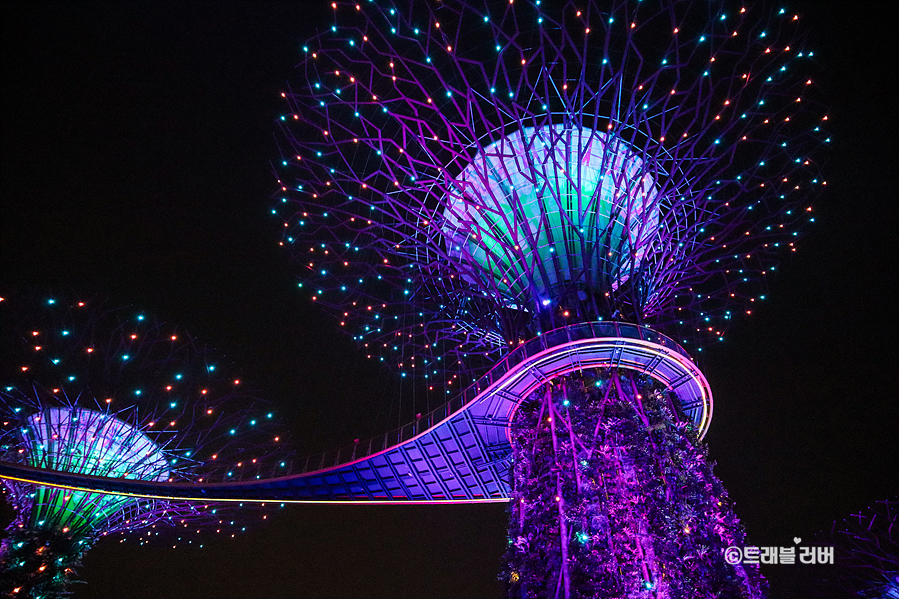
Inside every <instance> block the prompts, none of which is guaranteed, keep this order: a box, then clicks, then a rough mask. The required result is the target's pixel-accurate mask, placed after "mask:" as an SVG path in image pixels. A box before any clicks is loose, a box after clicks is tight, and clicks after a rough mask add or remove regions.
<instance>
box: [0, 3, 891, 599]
mask: <svg viewBox="0 0 899 599" xmlns="http://www.w3.org/2000/svg"><path fill="white" fill-rule="evenodd" d="M329 4H330V2H325V1H324V0H317V1H316V2H315V3H314V4H312V5H310V4H309V3H303V2H295V3H289V4H288V3H283V2H266V3H234V2H220V3H197V2H191V3H183V4H176V3H168V2H166V3H147V2H135V3H125V4H113V3H62V4H58V3H43V2H28V3H7V4H4V6H3V8H2V13H0V20H2V22H3V25H2V28H3V37H2V47H3V50H2V71H0V76H2V92H0V93H2V100H3V104H2V138H0V139H2V151H3V161H2V177H0V186H2V187H0V189H2V195H0V198H2V206H0V235H2V238H0V243H2V245H0V248H2V250H0V251H2V254H0V259H2V271H0V285H4V286H7V285H8V286H29V285H35V286H39V287H43V288H47V287H51V288H53V289H57V290H60V291H71V290H76V291H78V292H80V293H84V294H87V295H89V296H92V295H96V294H100V295H103V296H107V297H109V298H111V299H112V300H113V302H114V303H122V304H126V303H128V304H134V305H136V306H139V307H141V308H143V309H145V310H147V311H148V312H152V313H155V314H156V315H158V316H160V317H162V318H164V319H166V320H168V321H171V322H173V323H175V324H177V325H179V326H181V327H184V328H186V329H187V330H188V331H190V332H191V333H192V334H193V335H195V336H197V337H200V338H201V339H203V340H205V341H207V342H209V343H211V344H212V345H214V346H215V347H218V348H220V349H221V350H223V351H224V352H225V353H226V354H228V355H229V356H230V357H231V358H232V359H233V361H234V362H236V363H237V364H239V365H241V367H242V368H243V370H244V371H245V374H246V376H247V377H248V378H250V379H253V380H254V381H255V382H256V384H257V385H258V386H259V387H261V388H262V389H264V391H265V393H266V395H267V396H268V397H270V398H272V400H273V401H275V402H277V403H278V405H279V406H281V411H282V415H283V416H284V417H285V418H286V419H287V420H288V422H289V423H290V424H291V426H292V428H293V430H294V437H295V438H296V440H297V441H298V443H299V445H300V446H301V450H306V451H319V450H324V449H328V448H333V447H338V446H341V445H343V444H344V443H347V442H349V441H351V440H352V439H353V438H356V437H367V436H370V435H373V434H376V433H380V432H384V431H385V430H387V429H388V428H392V427H393V426H394V425H395V424H396V418H397V414H398V412H399V411H401V406H400V405H399V403H398V399H397V393H395V390H396V385H395V382H394V381H393V379H391V377H390V375H389V374H386V373H384V372H381V371H379V370H376V369H374V368H373V367H371V366H370V365H369V364H365V363H363V362H364V361H363V360H362V359H360V356H359V355H358V353H357V352H356V351H355V350H354V348H353V346H352V344H351V343H350V342H349V341H348V340H347V339H345V338H343V337H341V335H340V333H338V331H337V327H335V326H333V325H332V323H331V322H328V321H326V320H325V319H324V318H323V317H322V316H321V315H320V314H318V313H317V312H316V311H315V310H314V308H313V307H311V306H310V305H309V302H308V299H306V298H304V297H303V296H301V295H300V294H299V293H297V292H295V273H296V270H295V269H294V268H293V267H292V266H291V264H290V263H289V260H288V258H287V256H286V255H285V253H284V252H282V251H281V250H280V248H279V246H278V243H277V242H278V240H279V230H278V226H279V223H278V222H277V220H276V219H274V218H270V214H269V207H270V204H271V200H270V199H269V196H270V195H271V193H273V192H274V191H275V190H276V186H275V182H274V177H273V176H272V175H271V169H270V166H269V161H270V160H271V159H273V158H275V157H276V150H275V142H274V134H275V129H276V127H275V118H276V116H277V115H278V114H279V110H280V109H281V107H282V106H281V103H280V97H279V93H280V91H281V89H282V87H281V86H282V85H284V83H285V82H286V81H288V80H296V75H295V74H294V70H293V69H294V64H295V62H296V61H298V59H299V55H300V51H299V48H300V46H301V45H302V43H301V42H302V40H303V39H304V38H305V37H307V36H309V35H310V34H311V33H313V32H314V28H315V26H316V25H318V26H319V27H321V26H324V25H326V24H327V23H328V22H329V13H330V7H329ZM886 4H887V3H859V4H857V5H847V4H846V3H845V2H820V1H819V2H812V1H810V0H809V1H807V2H797V3H787V4H786V6H787V8H788V9H789V10H795V11H796V12H798V13H799V14H801V15H802V18H803V19H804V20H805V26H806V28H807V29H808V30H809V32H810V48H811V49H813V50H815V52H816V56H817V57H818V61H819V64H820V65H822V66H823V67H824V68H823V70H822V72H821V73H820V74H819V75H817V77H816V79H817V81H816V82H817V83H819V84H820V85H821V86H822V87H823V89H824V90H825V91H826V94H827V98H828V102H829V104H830V105H831V106H832V107H833V109H832V111H831V113H830V116H831V118H830V120H829V123H830V129H831V131H832V133H833V139H834V143H833V148H832V151H831V153H830V154H829V156H828V158H827V160H828V163H827V165H826V168H825V174H826V178H827V180H828V185H827V192H826V193H825V194H824V195H823V196H822V197H820V198H819V199H818V200H817V202H816V204H815V209H816V215H817V219H818V220H817V223H818V224H817V227H816V228H814V229H813V230H812V232H811V234H810V235H808V236H807V237H806V238H804V239H802V241H801V242H800V244H799V251H798V252H797V253H796V254H795V255H794V256H793V257H791V260H790V261H789V262H787V263H786V264H784V265H783V267H782V268H780V269H778V271H779V274H778V275H777V277H776V279H774V281H773V283H772V284H771V289H770V293H769V298H770V301H768V302H767V303H766V304H765V305H764V306H763V307H761V309H759V310H757V311H754V313H753V316H752V317H751V318H750V319H748V320H745V321H742V322H739V323H737V324H736V325H735V326H734V327H733V328H732V329H731V330H730V332H729V335H728V341H727V342H726V343H724V344H722V345H721V346H717V347H716V348H715V349H714V351H709V352H706V355H705V356H704V358H703V360H702V362H701V366H702V368H703V371H704V372H705V374H706V375H707V377H708V379H709V381H710V382H711V384H712V388H713V390H714V393H715V417H714V422H713V425H712V428H711V431H710V432H709V434H708V436H707V438H706V440H707V442H708V444H709V446H710V451H711V455H712V457H713V458H714V459H715V460H717V462H718V467H717V471H716V472H717V474H718V475H719V476H720V478H721V479H722V480H723V481H724V484H725V485H726V486H727V488H728V489H729V491H730V494H731V496H732V498H733V499H734V500H735V501H736V504H737V506H736V507H737V513H738V514H739V515H740V516H741V517H742V519H743V521H744V523H745V525H746V527H747V529H748V532H749V535H750V540H751V541H752V542H753V543H755V544H757V545H790V544H792V538H793V537H796V536H798V537H803V538H805V539H810V538H811V537H812V536H813V534H814V533H815V532H816V531H819V530H821V529H829V528H830V525H831V523H832V522H833V521H834V520H841V519H843V518H845V517H847V516H849V514H850V513H852V512H854V511H857V510H859V509H863V508H865V507H866V506H868V505H870V504H871V503H872V502H873V501H874V500H876V499H880V498H886V497H891V496H895V495H896V494H897V492H899V483H897V474H899V469H897V466H896V462H897V456H899V451H897V450H899V442H897V436H899V407H897V404H899V401H897V395H896V394H897V385H896V380H895V375H896V371H897V363H899V361H897V354H896V344H897V341H899V338H897V320H899V319H897V316H896V309H897V302H896V297H895V293H896V279H897V273H896V250H895V243H896V239H897V233H896V229H897V220H896V216H897V214H896V203H897V193H896V192H897V189H896V183H895V180H896V176H897V172H899V164H897V156H899V153H897V142H896V135H897V126H896V125H897V123H896V110H897V107H899V97H897V75H896V74H897V67H896V65H895V59H896V51H895V48H894V45H895V41H896V35H895V33H894V32H893V31H892V28H893V27H895V26H896V24H897V18H896V17H897V15H896V11H895V9H892V10H890V9H887V8H885V6H886ZM504 509H505V508H504V506H503V505H486V506H442V507H428V506H422V507H401V506H384V507H376V506H289V507H287V508H285V509H284V510H283V511H282V512H280V513H279V514H277V515H276V516H275V517H274V521H272V519H270V520H269V521H268V523H267V525H266V526H260V527H257V528H256V529H255V530H253V531H251V532H248V533H246V534H244V535H241V536H238V537H237V538H236V539H227V540H226V539H217V540H215V541H213V542H209V543H207V544H206V547H205V548H203V549H198V548H194V547H192V548H190V549H184V548H178V549H172V548H171V545H167V544H166V543H165V542H159V543H156V544H151V545H149V546H145V547H136V546H130V547H129V546H128V545H127V544H125V545H121V544H119V543H116V542H107V541H103V542H100V543H99V544H98V546H97V547H96V548H95V549H94V550H92V551H91V552H90V553H89V554H88V557H87V558H86V561H85V567H84V568H83V570H82V574H83V577H84V579H85V580H86V581H87V582H88V584H87V585H83V586H82V587H79V588H78V590H77V592H76V595H75V596H76V597H79V598H89V597H104V598H132V597H133V598H143V597H148V598H149V597H152V598H154V599H161V598H166V597H170V598H205V597H208V598H222V599H225V598H241V599H252V598H256V597H260V598H261V597H267V598H277V597H313V598H331V597H333V598H338V597H340V598H343V597H347V598H348V597H372V598H375V597H377V598H402V597H409V598H421V599H426V598H429V597H435V598H437V597H445V598H463V597H464V598H469V599H472V598H480V597H485V598H486V597H500V596H501V594H502V587H501V586H500V585H499V584H498V583H497V582H496V581H495V576H496V572H497V571H498V570H499V567H500V558H501V555H502V552H503V548H504V545H505V513H504ZM763 572H764V573H765V574H766V575H767V576H768V577H769V579H770V580H771V584H772V596H773V597H775V598H777V599H780V598H783V599H788V598H791V597H794V598H804V597H813V596H817V595H815V594H814V593H811V592H810V591H809V590H808V589H807V587H806V586H805V585H806V580H807V579H808V577H810V576H811V577H813V576H814V575H815V571H814V568H813V567H811V566H800V565H795V566H769V567H766V568H764V569H763Z"/></svg>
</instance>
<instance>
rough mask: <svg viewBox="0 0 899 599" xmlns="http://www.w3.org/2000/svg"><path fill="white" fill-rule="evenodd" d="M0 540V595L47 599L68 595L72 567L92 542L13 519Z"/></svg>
mask: <svg viewBox="0 0 899 599" xmlns="http://www.w3.org/2000/svg"><path fill="white" fill-rule="evenodd" d="M6 534H7V536H6V538H5V539H3V542H2V543H0V596H2V597H17V598H18V597H21V598H23V599H50V598H51V597H60V596H63V595H68V594H69V593H68V592H67V591H68V590H69V589H70V587H71V585H72V583H73V582H77V580H76V579H75V575H76V572H75V569H76V568H77V567H78V566H79V565H80V564H81V558H82V557H83V556H84V553H85V552H86V551H87V550H88V549H89V548H90V546H91V545H92V542H89V541H87V540H85V539H78V538H76V536H74V535H70V534H68V533H67V532H63V531H61V530H56V529H53V528H51V529H46V528H36V527H29V526H18V525H17V522H15V521H14V522H13V523H12V524H10V526H8V527H7V529H6Z"/></svg>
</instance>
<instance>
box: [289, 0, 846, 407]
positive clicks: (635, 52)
mask: <svg viewBox="0 0 899 599" xmlns="http://www.w3.org/2000/svg"><path fill="white" fill-rule="evenodd" d="M332 7H333V10H334V21H333V25H332V26H331V27H330V28H329V29H328V30H325V31H324V32H323V33H321V34H320V35H318V36H317V37H315V38H314V39H311V40H309V41H308V42H307V43H306V44H305V45H304V47H303V51H304V60H303V62H302V66H301V68H302V69H303V73H304V74H305V80H303V81H301V82H300V83H299V84H298V85H297V86H296V87H292V88H291V89H290V90H289V91H285V92H284V93H283V94H282V95H283V96H284V98H285V99H286V101H287V103H288V107H289V108H288V111H287V112H286V113H285V114H284V115H283V116H282V117H281V121H282V123H283V129H284V132H285V139H286V143H285V146H284V149H283V156H282V162H281V164H280V165H279V168H278V177H279V181H280V183H281V186H282V187H281V192H280V194H279V196H278V197H279V198H280V200H281V203H282V205H281V206H280V207H278V208H276V209H275V210H273V212H275V213H276V214H278V215H279V216H281V217H282V218H283V220H284V227H285V235H284V239H283V242H282V243H283V244H284V245H285V246H291V247H292V251H293V252H294V253H295V255H296V257H297V259H298V261H299V262H300V263H301V264H302V266H303V267H304V268H305V269H306V270H307V272H308V275H307V276H305V277H304V278H303V281H302V282H301V283H300V284H301V286H302V287H303V288H304V289H308V290H309V292H310V294H311V296H312V299H313V300H315V301H316V302H317V303H319V304H322V305H323V306H325V307H326V309H328V310H330V311H331V312H333V313H334V315H335V316H336V317H337V318H338V319H339V321H340V325H341V326H342V327H344V328H345V329H347V330H348V331H349V332H350V333H351V334H352V335H353V336H354V338H355V339H357V340H359V341H360V342H361V344H362V345H363V347H364V348H365V352H366V354H367V355H368V356H369V357H371V358H377V359H380V360H382V361H384V362H386V363H388V364H390V365H392V366H394V367H397V368H398V369H399V370H401V371H402V372H403V373H404V376H405V375H406V374H412V373H418V374H425V376H426V377H427V378H429V379H430V381H431V384H432V385H433V384H439V383H440V382H449V381H452V382H456V381H453V378H452V377H453V373H456V375H457V376H458V375H461V376H466V377H467V376H470V373H471V371H473V370H476V369H477V368H479V367H481V366H483V365H484V364H485V363H487V362H488V361H489V358H487V359H485V358H484V356H485V355H486V356H490V355H499V354H501V353H502V352H503V351H504V349H508V347H509V346H512V345H515V344H517V343H519V342H521V341H522V340H526V339H529V338H531V337H533V336H534V335H536V334H539V333H541V332H543V331H547V330H549V329H552V328H555V327H558V326H562V325H565V324H570V323H572V322H586V321H595V320H602V319H610V318H616V319H617V318H620V319H622V320H628V321H631V322H636V323H639V324H644V323H645V324H652V325H653V326H657V327H662V328H663V329H665V330H670V331H671V332H672V333H674V332H675V331H677V333H678V340H679V341H680V342H682V343H685V344H687V343H691V342H692V343H694V344H699V345H700V346H701V345H702V344H703V343H705V342H707V341H709V340H716V339H719V338H721V337H722V335H723V331H724V329H725V327H726V325H727V322H728V321H729V320H730V319H731V318H732V317H733V316H734V315H735V314H737V313H742V312H751V310H752V306H753V302H755V301H759V300H761V299H764V281H765V278H766V276H767V275H768V274H770V273H771V272H772V271H773V270H774V269H775V262H776V260H777V258H778V256H782V255H783V254H784V253H785V252H789V251H792V250H794V249H795V248H794V247H793V239H794V237H795V236H796V235H798V233H799V230H800V229H801V226H802V225H803V224H804V223H806V222H808V221H809V220H814V219H813V218H812V217H811V215H810V214H808V212H810V211H811V207H810V206H809V205H808V204H807V203H805V202H807V201H808V197H809V194H810V193H812V192H814V190H815V188H816V187H817V186H820V185H824V183H825V182H824V181H822V180H820V179H819V178H818V175H817V165H816V163H815V159H814V158H813V155H814V153H815V150H816V149H818V147H819V146H820V145H821V144H823V143H826V142H827V141H829V139H827V137H826V134H825V133H823V132H822V131H821V130H820V125H821V121H822V120H826V116H825V114H824V112H823V110H822V109H821V108H820V107H819V106H818V105H816V104H815V102H814V99H813V97H812V96H810V95H809V90H811V89H813V88H814V85H813V84H812V81H811V80H810V79H808V77H807V75H806V74H805V73H806V72H807V68H806V67H807V63H808V62H809V61H810V60H812V57H813V53H812V52H807V51H805V50H804V48H803V47H802V43H801V40H797V39H796V38H795V31H794V27H795V23H796V21H797V20H798V16H796V15H793V14H789V13H786V12H785V11H783V10H780V11H776V10H775V11H773V12H771V13H766V12H764V9H763V8H761V7H751V8H741V7H740V6H739V5H736V6H730V5H729V4H728V3H722V2H689V1H684V2H663V3H656V2H644V3H640V2H631V1H627V2H622V1H611V2H599V1H592V2H586V3H581V4H576V3H573V2H565V3H561V4H560V3H546V4H541V3H540V2H526V1H524V2H523V1H520V0H517V1H512V2H506V3H499V2H497V3H487V4H485V5H478V4H476V3H474V2H441V3H438V4H432V3H420V2H415V3H401V2H397V3H388V2H359V3H358V4H355V3H347V2H335V3H334V4H332ZM451 388H452V387H448V388H447V389H451ZM447 392H449V390H448V391H447Z"/></svg>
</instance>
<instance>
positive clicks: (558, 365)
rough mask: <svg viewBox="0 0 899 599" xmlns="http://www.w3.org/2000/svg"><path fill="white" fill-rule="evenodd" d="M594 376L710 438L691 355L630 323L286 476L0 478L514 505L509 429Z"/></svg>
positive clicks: (584, 337)
mask: <svg viewBox="0 0 899 599" xmlns="http://www.w3.org/2000/svg"><path fill="white" fill-rule="evenodd" d="M588 368H619V369H627V370H630V371H633V372H638V373H645V374H647V375H649V376H651V377H652V378H653V379H655V380H657V381H659V382H660V383H662V384H663V385H665V386H666V388H667V389H668V390H670V391H672V392H673V393H674V394H675V395H676V397H677V399H678V401H679V402H680V407H681V408H682V411H683V413H684V414H686V416H687V417H689V418H690V419H691V420H692V421H693V423H694V424H695V425H696V427H697V428H698V430H699V432H700V435H704V434H705V432H706V431H707V430H708V427H709V423H710V421H711V417H712V395H711V391H710V389H709V385H708V382H707V381H706V379H705V377H704V376H703V375H702V373H701V372H700V371H699V369H698V368H697V367H696V366H695V365H694V364H693V362H692V361H691V359H690V358H689V356H688V355H687V353H686V352H685V351H684V350H683V349H682V348H681V347H680V346H679V345H678V344H677V343H675V342H674V341H672V340H671V339H669V338H668V337H666V336H664V335H662V334H660V333H657V332H655V331H653V330H651V329H648V328H646V327H640V326H636V325H632V324H626V323H616V322H594V323H583V324H576V325H571V326H567V327H562V328H559V329H555V330H553V331H550V332H548V333H545V334H543V335H541V336H539V337H536V338H535V339H532V340H530V341H529V342H527V343H525V344H523V345H521V346H519V347H518V348H516V349H515V350H514V351H512V352H510V353H509V354H508V355H507V356H506V357H505V358H503V360H502V361H500V362H499V363H498V364H496V365H495V366H494V367H493V368H492V369H491V370H490V371H489V372H488V373H487V374H485V375H484V376H482V377H481V378H480V379H478V380H477V381H476V382H475V383H473V384H472V385H471V386H469V387H468V389H466V390H465V391H464V392H462V393H461V394H460V395H459V396H457V397H456V398H454V399H453V400H451V401H450V402H449V403H448V404H447V405H445V406H443V407H441V408H438V409H437V410H435V411H434V412H432V413H431V414H428V415H427V416H426V417H424V418H420V419H418V420H417V421H416V422H414V423H412V424H410V425H407V426H406V427H403V428H402V429H400V430H399V431H394V432H393V433H388V434H387V435H384V436H382V437H378V438H375V439H372V440H371V441H368V442H366V443H362V444H360V443H356V444H354V445H352V446H350V447H348V448H344V449H342V450H339V451H336V452H330V453H328V454H324V455H322V456H319V457H316V458H310V459H307V460H305V461H302V462H297V463H294V464H292V465H291V466H288V467H286V468H287V472H288V474H286V475H283V474H282V473H281V472H273V473H257V474H255V478H252V479H251V480H241V481H238V482H229V483H210V484H206V483H199V484H197V483H160V482H148V481H138V480H126V479H115V478H100V477H92V476H87V475H83V474H71V473H66V472H58V471H53V470H43V469H36V468H30V467H28V466H23V465H20V464H13V463H9V462H0V478H8V479H12V480H17V481H20V482H28V483H35V484H41V485H47V486H54V487H62V488H68V489H73V490H90V491H94V492H101V493H102V492H107V493H114V494H119V495H128V496H134V497H146V498H160V499H179V500H196V501H244V502H285V503H323V502H324V503H361V504H385V503H403V504H427V503H448V502H453V503H485V502H498V501H506V500H507V499H508V497H509V491H510V487H509V468H510V466H511V457H512V448H511V444H510V436H509V433H510V422H511V421H512V418H513V417H514V415H515V410H516V409H517V408H518V406H519V405H520V403H521V401H522V400H523V399H524V398H526V397H527V396H528V395H530V393H531V392H532V391H534V390H535V389H536V388H537V387H538V386H540V385H541V384H543V383H545V382H546V381H549V380H552V379H553V378H555V377H559V376H563V375H566V374H569V373H571V372H574V371H578V370H582V369H588Z"/></svg>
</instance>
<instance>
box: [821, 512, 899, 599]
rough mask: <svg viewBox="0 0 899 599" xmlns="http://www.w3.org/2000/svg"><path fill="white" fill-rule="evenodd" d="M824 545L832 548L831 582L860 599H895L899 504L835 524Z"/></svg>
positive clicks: (898, 581) (898, 567)
mask: <svg viewBox="0 0 899 599" xmlns="http://www.w3.org/2000/svg"><path fill="white" fill-rule="evenodd" d="M826 541H827V542H828V543H832V544H834V545H835V546H836V557H835V566H836V568H835V576H834V578H835V580H833V581H831V582H833V583H836V584H839V585H840V586H841V587H842V588H843V589H844V590H846V591H851V592H853V593H855V594H856V595H857V596H860V597H869V598H872V599H899V500H897V499H896V498H894V499H889V500H884V501H876V502H875V503H874V505H873V506H872V507H869V508H868V509H867V510H862V511H860V512H858V513H856V514H852V515H851V516H850V517H849V518H847V519H846V520H843V521H842V522H835V523H834V525H833V528H832V530H831V532H830V535H827V539H826Z"/></svg>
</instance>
